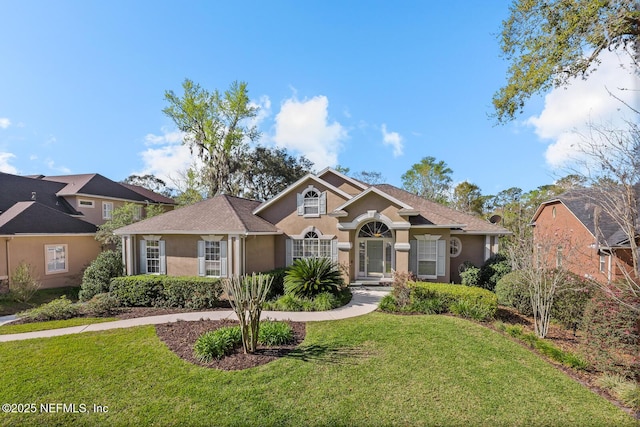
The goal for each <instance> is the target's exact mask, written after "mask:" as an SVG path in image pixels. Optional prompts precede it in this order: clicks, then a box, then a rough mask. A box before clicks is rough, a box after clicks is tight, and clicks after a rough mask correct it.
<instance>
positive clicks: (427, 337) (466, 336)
mask: <svg viewBox="0 0 640 427" xmlns="http://www.w3.org/2000/svg"><path fill="white" fill-rule="evenodd" d="M0 356H1V358H2V365H3V372H4V375H3V381H2V382H0V396H1V397H2V399H1V400H2V402H3V403H5V402H6V403H16V404H18V403H22V404H25V403H35V404H36V407H37V411H36V413H35V414H15V413H5V414H3V415H2V417H0V424H2V425H7V426H8V425H38V424H40V425H53V424H55V425H70V424H73V425H98V424H99V425H207V426H208V425H278V426H280V425H295V426H299V425H331V426H333V425H355V426H369V425H411V426H414V425H445V426H448V425H466V426H475V425H481V426H485V425H510V426H530V425H564V426H566V425H575V426H590V425H593V426H600V425H616V426H638V423H637V422H636V421H634V420H633V419H632V418H631V417H630V416H628V415H627V414H626V413H624V412H623V411H621V410H620V409H618V408H616V407H615V406H613V405H612V404H611V403H609V402H608V401H606V400H604V399H602V398H601V397H599V396H597V395H596V394H594V393H592V392H591V391H590V390H588V389H587V388H585V387H583V386H581V385H580V384H578V383H577V382H575V381H574V380H572V379H571V378H569V377H567V376H566V375H565V374H563V373H562V372H561V371H559V370H557V369H556V368H554V367H552V366H551V365H549V364H548V363H546V362H545V361H543V360H542V359H541V358H540V357H538V356H536V355H535V354H533V353H532V352H530V351H529V350H527V349H525V348H524V347H523V346H521V345H519V344H517V343H515V342H513V341H511V340H509V339H508V338H506V337H504V336H502V335H500V334H499V333H497V332H495V331H492V330H490V329H488V328H486V327H484V326H481V325H478V324H476V323H473V322H469V321H466V320H464V319H460V318H454V317H449V316H394V315H388V314H384V313H372V314H369V315H366V316H362V317H358V318H352V319H346V320H341V321H331V322H314V323H308V324H307V336H306V339H305V341H304V343H303V344H302V347H301V348H299V349H298V350H296V351H294V352H293V353H291V354H289V355H288V356H286V357H284V358H281V359H279V360H277V361H275V362H272V363H269V364H267V365H263V366H260V367H257V368H253V369H249V370H245V371H237V372H228V371H219V370H214V369H207V368H202V367H199V366H195V365H192V364H190V363H188V362H185V361H183V360H182V359H180V358H178V357H177V356H176V355H175V354H173V353H172V352H170V351H169V350H168V348H167V347H166V346H165V345H164V344H163V343H162V342H161V341H160V340H159V339H158V337H157V335H156V333H155V329H154V327H151V326H146V327H138V328H132V329H120V330H111V331H105V332H99V333H87V334H80V335H71V336H62V337H55V338H49V339H37V340H28V341H19V342H8V343H4V344H2V345H1V346H0ZM50 403H59V404H61V405H62V404H66V405H67V406H66V409H67V410H71V409H74V408H75V409H76V410H77V411H78V412H82V409H83V408H84V409H85V410H86V411H88V413H75V414H74V413H64V409H65V407H64V406H59V407H58V408H59V410H58V412H57V413H42V412H41V407H40V404H50ZM70 404H75V406H73V407H72V406H69V405H70ZM79 405H84V406H79ZM93 405H98V406H100V407H101V408H102V409H103V412H101V413H94V412H93V408H94V406H93ZM105 407H106V412H104V409H105ZM45 408H50V406H46V407H45Z"/></svg>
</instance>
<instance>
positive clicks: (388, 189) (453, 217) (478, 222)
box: [375, 184, 511, 234]
mask: <svg viewBox="0 0 640 427" xmlns="http://www.w3.org/2000/svg"><path fill="white" fill-rule="evenodd" d="M375 187H376V188H378V189H380V190H382V191H383V192H385V193H387V194H388V195H390V196H392V197H394V198H396V199H398V200H401V201H403V202H404V203H406V204H408V205H410V206H411V207H412V208H413V209H415V210H417V211H419V214H418V215H417V216H411V217H409V221H410V223H411V225H412V226H414V225H427V226H428V225H434V226H451V227H452V228H459V229H460V230H461V231H464V232H467V233H494V234H511V232H510V231H509V230H507V229H505V228H503V227H500V226H498V225H496V224H492V223H490V222H489V221H485V220H483V219H482V218H478V217H476V216H474V215H470V214H466V213H464V212H459V211H456V210H455V209H451V208H449V207H447V206H443V205H441V204H440V203H436V202H433V201H431V200H427V199H425V198H423V197H419V196H416V195H415V194H412V193H409V192H408V191H405V190H402V189H400V188H398V187H394V186H393V185H389V184H380V185H376V186H375Z"/></svg>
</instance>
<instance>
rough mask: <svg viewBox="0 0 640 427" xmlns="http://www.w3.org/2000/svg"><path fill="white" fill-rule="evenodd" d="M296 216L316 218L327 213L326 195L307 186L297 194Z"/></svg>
mask: <svg viewBox="0 0 640 427" xmlns="http://www.w3.org/2000/svg"><path fill="white" fill-rule="evenodd" d="M297 204H298V215H300V216H306V217H318V216H320V215H324V214H326V213H327V193H326V192H323V191H320V190H318V189H317V188H314V187H313V186H309V187H308V188H307V189H306V190H305V191H303V192H302V193H298V200H297Z"/></svg>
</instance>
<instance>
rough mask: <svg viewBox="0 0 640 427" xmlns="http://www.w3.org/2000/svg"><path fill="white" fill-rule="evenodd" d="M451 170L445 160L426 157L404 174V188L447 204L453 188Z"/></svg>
mask: <svg viewBox="0 0 640 427" xmlns="http://www.w3.org/2000/svg"><path fill="white" fill-rule="evenodd" d="M452 173H453V170H451V169H450V168H449V167H448V166H447V164H446V163H445V162H444V161H442V160H441V161H439V162H436V159H435V157H431V156H429V157H424V158H423V159H422V160H420V163H415V164H414V165H413V166H411V169H409V170H408V171H407V172H406V173H405V174H404V175H402V188H404V189H405V190H407V191H409V192H411V193H413V194H416V195H418V196H420V197H424V198H426V199H429V200H433V201H434V202H438V203H443V204H446V203H447V200H448V198H449V191H450V190H451V182H452V178H451V174H452Z"/></svg>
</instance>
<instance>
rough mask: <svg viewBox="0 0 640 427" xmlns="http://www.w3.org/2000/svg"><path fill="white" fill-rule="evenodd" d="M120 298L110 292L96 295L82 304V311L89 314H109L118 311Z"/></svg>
mask: <svg viewBox="0 0 640 427" xmlns="http://www.w3.org/2000/svg"><path fill="white" fill-rule="evenodd" d="M119 306H120V304H118V300H117V299H116V298H114V297H112V296H111V295H109V294H108V293H102V294H97V295H94V296H93V298H91V299H90V300H89V301H87V302H86V303H85V304H83V305H82V306H81V311H82V313H83V314H86V315H87V316H108V315H111V314H114V313H115V312H117V309H118V307H119Z"/></svg>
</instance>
